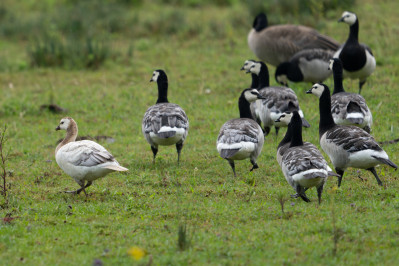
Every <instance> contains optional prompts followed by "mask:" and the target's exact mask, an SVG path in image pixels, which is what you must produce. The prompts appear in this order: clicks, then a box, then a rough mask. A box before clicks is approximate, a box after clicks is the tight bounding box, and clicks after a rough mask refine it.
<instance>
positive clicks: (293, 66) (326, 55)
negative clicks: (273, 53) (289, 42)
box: [274, 48, 335, 87]
mask: <svg viewBox="0 0 399 266" xmlns="http://www.w3.org/2000/svg"><path fill="white" fill-rule="evenodd" d="M334 53H335V51H332V50H324V49H319V48H315V49H306V50H301V51H299V52H297V53H296V54H295V55H294V56H292V57H291V58H290V60H289V61H286V62H283V63H281V64H279V65H278V66H277V68H276V72H275V75H274V77H275V79H276V81H277V82H278V83H280V84H282V85H284V86H287V87H288V81H290V82H311V83H312V84H314V83H316V82H322V81H324V80H326V79H327V78H328V77H329V76H331V74H332V72H331V70H329V69H328V64H329V62H330V59H331V58H332V57H333V56H334Z"/></svg>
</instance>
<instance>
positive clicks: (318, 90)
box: [306, 83, 326, 98]
mask: <svg viewBox="0 0 399 266" xmlns="http://www.w3.org/2000/svg"><path fill="white" fill-rule="evenodd" d="M325 88H326V85H324V84H320V83H315V84H314V85H313V86H312V88H311V89H310V90H308V91H307V92H306V93H307V94H314V95H316V96H317V97H319V98H320V97H321V95H322V94H323V92H324V90H325Z"/></svg>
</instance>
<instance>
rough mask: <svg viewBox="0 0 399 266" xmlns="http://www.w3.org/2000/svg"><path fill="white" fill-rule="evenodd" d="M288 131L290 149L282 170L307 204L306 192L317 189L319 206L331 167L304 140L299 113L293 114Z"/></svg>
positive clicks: (313, 147) (281, 164) (282, 159)
mask: <svg viewBox="0 0 399 266" xmlns="http://www.w3.org/2000/svg"><path fill="white" fill-rule="evenodd" d="M288 130H289V131H290V134H291V141H290V142H289V147H288V148H287V149H286V150H285V151H284V153H283V155H282V158H281V163H280V166H281V170H282V171H283V174H284V176H285V179H286V180H287V182H288V184H290V185H291V186H292V187H293V188H294V189H295V191H296V192H297V194H298V195H299V196H300V197H301V198H302V199H303V200H304V201H306V202H310V200H309V198H308V197H307V196H306V194H305V191H306V190H307V189H308V188H311V187H316V188H317V196H318V198H319V204H320V203H321V194H322V192H323V187H324V184H325V182H326V181H327V178H328V175H329V170H330V169H329V167H328V165H327V162H326V160H325V159H324V157H323V155H322V154H321V152H320V151H319V150H318V149H317V148H316V147H315V146H314V145H312V144H310V145H309V144H307V145H305V143H304V142H303V140H302V119H301V117H300V116H299V114H298V112H297V111H294V112H293V115H292V118H291V122H290V123H289V127H288Z"/></svg>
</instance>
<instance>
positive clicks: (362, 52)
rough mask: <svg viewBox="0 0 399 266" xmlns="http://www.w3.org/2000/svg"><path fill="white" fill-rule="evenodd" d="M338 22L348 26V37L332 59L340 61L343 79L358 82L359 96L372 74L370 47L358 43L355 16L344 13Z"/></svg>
mask: <svg viewBox="0 0 399 266" xmlns="http://www.w3.org/2000/svg"><path fill="white" fill-rule="evenodd" d="M338 22H344V23H346V24H348V25H349V26H350V27H349V36H348V39H347V40H346V42H345V44H344V45H343V46H342V47H341V48H339V49H338V51H337V52H336V53H335V55H334V57H335V58H339V59H341V61H342V65H343V68H344V77H348V78H350V79H358V80H359V94H360V93H361V91H362V87H363V85H364V83H366V80H367V78H368V77H369V76H370V75H371V74H372V73H373V72H374V70H375V66H376V62H375V58H374V55H373V52H372V51H371V49H370V47H368V46H367V45H365V44H363V43H359V20H358V18H357V16H356V14H354V13H351V12H348V11H345V12H344V13H343V14H342V17H341V18H340V19H339V20H338Z"/></svg>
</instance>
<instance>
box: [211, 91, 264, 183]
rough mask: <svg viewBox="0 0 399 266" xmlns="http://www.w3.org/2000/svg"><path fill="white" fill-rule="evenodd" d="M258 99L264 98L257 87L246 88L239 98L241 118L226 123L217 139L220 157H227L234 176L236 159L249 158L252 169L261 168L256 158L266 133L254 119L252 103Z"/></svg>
mask: <svg viewBox="0 0 399 266" xmlns="http://www.w3.org/2000/svg"><path fill="white" fill-rule="evenodd" d="M257 99H263V97H262V96H261V95H260V94H259V92H258V91H257V90H256V89H251V88H250V89H245V90H244V91H243V92H242V93H241V96H240V98H239V99H238V109H239V111H240V118H236V119H232V120H229V121H227V122H226V123H224V125H223V126H222V127H221V128H220V132H219V136H218V138H217V141H216V148H217V151H218V152H219V154H220V157H222V158H223V159H226V160H227V161H228V162H229V164H230V166H231V169H233V173H234V176H236V171H235V165H234V161H235V160H244V159H247V158H249V159H250V161H251V164H252V168H251V170H250V171H252V170H254V169H257V168H259V167H258V165H257V163H256V160H257V158H258V156H259V154H260V152H261V151H262V147H263V142H264V135H263V132H262V129H261V127H260V126H259V125H258V124H257V123H256V122H255V121H254V120H253V119H252V116H251V111H250V107H249V105H250V103H251V102H254V101H256V100H257Z"/></svg>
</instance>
